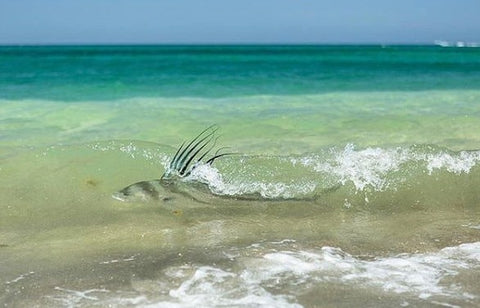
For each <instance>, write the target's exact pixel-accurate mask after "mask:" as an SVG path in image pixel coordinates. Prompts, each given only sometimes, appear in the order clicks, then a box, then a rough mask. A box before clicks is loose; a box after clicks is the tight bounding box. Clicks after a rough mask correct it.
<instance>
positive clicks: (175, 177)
mask: <svg viewBox="0 0 480 308" xmlns="http://www.w3.org/2000/svg"><path fill="white" fill-rule="evenodd" d="M217 129H218V128H217V126H216V125H212V126H210V127H208V128H206V129H205V130H203V131H202V132H201V133H200V134H199V135H197V136H196V137H195V138H194V139H193V140H192V141H190V142H189V143H188V144H187V145H186V146H185V142H184V143H183V144H182V145H181V146H180V148H179V149H178V150H177V152H176V153H175V156H174V157H173V159H172V160H171V162H170V164H169V166H168V168H167V170H166V171H165V173H164V174H163V175H162V177H161V178H160V179H156V180H151V181H141V182H137V183H134V184H131V185H129V186H127V187H125V188H123V189H121V190H119V191H117V192H115V193H114V194H113V195H112V197H113V198H114V199H116V200H119V201H127V202H128V201H155V200H159V201H168V200H170V199H172V198H173V196H174V193H175V192H176V191H177V192H178V187H177V186H178V184H179V183H180V181H181V180H182V179H183V178H185V177H187V176H188V175H190V174H191V172H192V171H193V170H194V169H195V168H197V166H199V165H201V164H207V165H211V164H213V162H214V161H215V160H216V159H217V158H220V157H222V156H225V155H231V154H232V153H220V151H221V150H222V149H224V148H220V149H218V150H217V151H216V152H215V154H213V155H212V156H211V157H209V158H208V159H207V158H206V157H207V156H208V154H209V153H210V152H211V151H212V150H213V148H214V147H215V145H216V141H217V139H218V137H215V133H216V131H217Z"/></svg>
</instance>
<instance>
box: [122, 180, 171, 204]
mask: <svg viewBox="0 0 480 308" xmlns="http://www.w3.org/2000/svg"><path fill="white" fill-rule="evenodd" d="M112 197H113V198H114V199H117V200H119V201H134V200H138V201H157V200H162V201H167V200H169V199H171V197H170V196H169V194H168V192H167V190H166V189H165V187H163V185H162V180H151V181H141V182H137V183H134V184H131V185H128V186H127V187H125V188H123V189H121V190H119V191H117V192H115V193H114V194H113V195H112Z"/></svg>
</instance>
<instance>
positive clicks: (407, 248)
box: [0, 46, 480, 307]
mask: <svg viewBox="0 0 480 308" xmlns="http://www.w3.org/2000/svg"><path fill="white" fill-rule="evenodd" d="M212 123H216V124H217V125H218V126H219V127H220V130H219V134H220V135H221V137H220V139H219V140H218V145H219V146H228V147H230V148H229V149H228V151H231V152H234V153H237V154H236V155H232V156H228V157H223V158H220V159H218V160H217V161H216V162H215V164H213V166H207V165H204V166H200V167H198V168H197V169H195V170H194V172H193V173H192V174H191V175H190V176H189V177H188V178H186V179H184V180H182V181H181V182H178V183H176V185H175V187H173V188H172V187H170V188H166V189H165V190H164V191H162V194H163V195H162V197H165V198H163V199H161V201H150V202H121V201H118V200H115V199H113V198H112V194H113V193H114V192H116V191H118V190H119V189H121V188H123V187H125V186H127V185H129V184H132V183H135V182H138V181H142V180H152V179H159V178H160V177H161V175H162V174H163V172H164V171H165V170H166V168H167V167H168V163H169V161H170V160H171V159H172V157H173V156H174V154H175V151H176V149H177V147H178V146H180V144H181V143H182V142H183V141H184V140H188V139H191V138H193V137H194V136H195V135H196V134H198V133H199V132H200V131H201V130H202V129H204V128H205V127H207V126H209V125H210V124H212ZM479 129H480V50H479V49H476V48H451V49H450V48H437V47H428V46H423V47H422V46H403V47H387V48H381V47H375V46H370V47H369V46H366V47H357V46H303V47H302V46H283V47H282V46H236V47H235V46H109V47H91V46H90V47H88V46H87V47H85V46H83V47H82V46H77V47H1V48H0V200H1V201H0V283H1V284H2V285H1V287H0V302H1V303H3V304H4V305H6V306H46V307H50V306H60V307H62V306H108V305H111V306H121V307H123V306H132V305H134V306H135V305H137V306H147V307H155V306H160V307H163V306H175V307H190V306H191V307H198V306H209V307H210V306H255V305H258V306H275V307H290V306H293V307H298V306H305V307H312V306H335V307H352V306H355V307H356V306H359V305H361V306H378V305H380V306H414V307H415V306H429V305H438V306H476V305H479V304H480V298H479V297H480V293H479V291H478V290H479V289H480V284H479V283H478V281H480V279H479V278H480V267H479V264H480V262H479V261H480V244H479V243H480V206H479V202H480V194H479V193H478V187H479V184H480V169H479V161H480V150H478V149H480V134H479V131H480V130H479Z"/></svg>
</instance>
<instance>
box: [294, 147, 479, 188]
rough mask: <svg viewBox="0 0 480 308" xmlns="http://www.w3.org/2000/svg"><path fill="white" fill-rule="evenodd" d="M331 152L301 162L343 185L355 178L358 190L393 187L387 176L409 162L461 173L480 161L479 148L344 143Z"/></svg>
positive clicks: (431, 168)
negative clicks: (454, 149) (421, 149)
mask: <svg viewBox="0 0 480 308" xmlns="http://www.w3.org/2000/svg"><path fill="white" fill-rule="evenodd" d="M332 154H333V158H330V159H325V158H324V157H319V156H307V157H304V158H302V159H301V160H300V162H301V163H302V164H303V165H304V166H309V167H311V168H312V169H313V170H315V171H316V172H319V173H326V174H328V175H333V176H335V177H337V179H338V181H339V182H340V183H341V184H342V185H345V184H346V183H347V182H352V183H353V185H354V186H355V188H356V189H357V190H359V191H362V190H365V189H366V188H367V187H369V188H373V189H374V190H376V191H382V190H385V189H387V188H390V187H391V185H392V184H394V183H392V182H390V181H389V179H388V176H390V175H391V174H392V173H395V172H398V171H400V170H401V168H402V166H403V165H404V164H406V163H408V162H414V163H425V168H426V171H428V173H429V174H432V173H433V172H434V171H436V170H445V171H448V172H450V173H454V174H457V175H458V174H461V173H469V172H470V171H471V169H472V168H473V167H474V166H476V164H477V163H478V162H479V161H480V151H462V152H459V153H448V152H437V153H422V152H418V151H414V150H412V149H405V148H394V149H382V148H366V149H362V150H356V149H355V146H354V145H352V144H348V145H347V146H345V148H344V149H343V151H341V152H338V151H333V152H332ZM296 162H297V160H294V161H292V163H294V164H295V163H296ZM419 168H421V165H420V166H419Z"/></svg>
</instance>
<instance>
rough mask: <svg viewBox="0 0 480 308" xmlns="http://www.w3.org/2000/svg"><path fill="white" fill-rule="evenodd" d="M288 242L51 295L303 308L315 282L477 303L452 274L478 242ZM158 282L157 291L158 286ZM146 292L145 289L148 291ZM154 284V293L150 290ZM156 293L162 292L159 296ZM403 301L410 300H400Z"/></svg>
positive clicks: (146, 303) (92, 300) (472, 267)
mask: <svg viewBox="0 0 480 308" xmlns="http://www.w3.org/2000/svg"><path fill="white" fill-rule="evenodd" d="M296 245H297V243H296V242H295V241H291V240H285V241H278V242H272V243H256V244H254V245H250V246H248V247H246V248H244V249H241V250H238V249H236V250H229V251H226V254H228V255H229V257H228V259H229V261H230V262H233V264H232V263H231V264H230V265H229V266H226V267H220V266H217V265H215V264H210V265H200V264H199V265H195V264H188V265H187V264H184V265H180V266H172V267H169V268H167V269H164V270H163V273H164V276H162V277H163V278H162V280H161V281H146V283H149V284H151V285H152V286H154V287H152V288H153V293H152V288H148V287H147V288H143V289H140V290H137V291H128V292H126V293H122V292H109V291H108V290H104V289H92V290H87V291H74V290H69V289H62V288H56V290H57V292H60V291H61V292H62V293H63V294H64V296H63V297H61V296H60V297H59V296H58V294H57V295H56V296H55V297H53V298H52V299H54V300H55V301H61V302H62V303H67V302H68V303H71V304H76V305H77V304H89V305H91V306H93V305H100V306H101V305H105V304H110V305H118V304H120V303H123V304H134V305H136V306H141V307H218V306H221V307H226V306H227V307H232V306H233V307H252V306H255V307H301V305H300V304H299V296H301V295H302V294H306V293H308V292H309V291H310V290H315V289H316V288H327V289H328V288H341V289H347V290H348V289H349V288H352V289H355V290H357V291H358V292H360V293H359V294H361V292H362V290H365V292H366V293H365V294H371V293H372V292H374V293H376V294H378V296H383V295H384V296H390V297H392V298H395V296H398V300H401V299H402V298H403V299H405V298H410V299H416V300H417V301H419V302H424V303H425V304H438V303H441V304H442V305H443V304H444V305H453V304H452V303H455V304H459V303H460V304H461V305H462V304H463V305H469V306H471V305H475V304H478V303H479V301H478V299H479V298H480V292H476V293H471V292H472V291H471V290H470V292H469V291H466V290H465V289H464V286H463V285H462V280H461V279H458V276H459V275H460V274H461V273H462V272H463V273H465V272H467V271H468V272H469V273H472V272H476V273H478V272H479V271H480V242H476V243H469V244H462V245H459V246H455V247H447V248H444V249H442V250H440V251H438V252H435V253H426V254H399V255H396V256H391V257H377V258H373V259H368V260H365V259H362V258H357V257H355V256H353V255H350V254H348V253H346V252H344V251H342V250H341V249H339V248H335V247H322V248H320V249H308V250H303V249H298V248H296ZM160 287H161V288H162V291H161V292H158V290H159V289H158V288H160ZM145 290H150V293H148V292H146V291H145ZM155 290H157V291H155ZM160 293H162V294H164V295H161V294H160ZM402 303H403V305H405V306H406V305H408V301H403V302H402Z"/></svg>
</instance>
